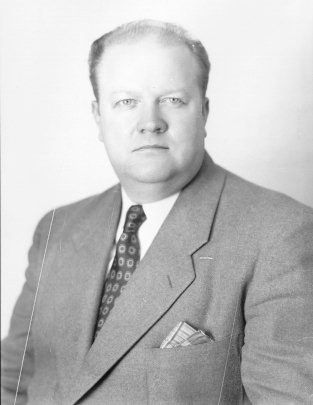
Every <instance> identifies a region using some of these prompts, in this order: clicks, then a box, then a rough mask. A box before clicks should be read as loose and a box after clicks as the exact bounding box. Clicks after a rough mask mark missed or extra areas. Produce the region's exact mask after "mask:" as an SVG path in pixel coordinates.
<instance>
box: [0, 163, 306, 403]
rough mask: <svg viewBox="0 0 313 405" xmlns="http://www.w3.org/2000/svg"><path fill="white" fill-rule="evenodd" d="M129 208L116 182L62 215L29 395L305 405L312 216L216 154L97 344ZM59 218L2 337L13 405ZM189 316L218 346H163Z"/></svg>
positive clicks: (35, 249) (31, 349) (28, 367)
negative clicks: (219, 161) (110, 270)
mask: <svg viewBox="0 0 313 405" xmlns="http://www.w3.org/2000/svg"><path fill="white" fill-rule="evenodd" d="M120 209H121V193H120V187H119V186H115V187H113V188H112V189H110V190H108V191H107V192H105V193H103V194H101V195H99V196H95V197H91V198H89V199H86V200H84V201H81V202H78V203H75V204H73V205H70V206H66V207H63V208H60V209H58V210H57V211H56V213H55V216H54V221H53V224H52V228H51V234H50V239H49V242H48V247H47V252H46V256H45V262H44V267H43V273H42V278H41V283H40V289H39V294H38V299H37V305H36V310H35V314H34V321H33V325H32V329H31V336H30V341H29V345H28V349H27V353H26V358H25V365H24V370H23V374H22V379H21V387H20V395H19V401H20V403H21V404H24V403H26V398H27V395H28V401H29V402H28V403H29V404H31V405H37V404H38V405H52V404H55V405H56V404H58V405H60V404H64V405H74V404H90V405H93V404H136V405H140V404H216V405H218V404H219V405H221V404H243V403H246V404H249V403H253V404H271V405H272V404H273V405H274V404H275V405H276V404H284V405H286V404H305V403H309V398H310V395H312V394H313V358H312V342H313V339H312V337H313V330H312V329H313V292H312V290H313V246H312V245H313V213H312V210H311V209H310V208H308V207H305V206H303V205H301V204H299V203H296V202H295V201H293V200H292V199H290V198H288V197H286V196H283V195H280V194H278V193H274V192H271V191H268V190H264V189H262V188H260V187H257V186H254V185H252V184H250V183H248V182H246V181H244V180H242V179H240V178H238V177H236V176H235V175H233V174H231V173H229V172H227V171H225V170H224V169H222V168H220V167H218V166H216V165H215V164H214V163H213V162H212V161H211V159H210V158H209V157H208V156H206V158H205V161H204V164H203V166H202V168H201V170H200V172H199V173H198V175H197V176H196V178H195V179H194V180H193V181H192V182H191V183H190V184H189V185H187V186H186V187H185V188H184V189H183V190H182V192H181V193H180V196H179V198H178V200H177V201H176V203H175V205H174V207H173V208H172V210H171V212H170V213H169V215H168V217H167V219H166V220H165V222H164V224H163V225H162V227H161V229H160V231H159V232H158V234H157V236H156V238H155V240H154V241H153V243H152V245H151V247H150V249H149V250H148V252H147V253H146V255H145V257H144V258H143V260H142V261H141V262H140V264H139V266H138V268H137V269H136V271H135V273H134V275H133V276H132V278H131V280H130V281H129V283H128V285H127V288H126V290H125V291H124V292H123V294H122V296H121V297H120V298H119V300H118V301H117V302H116V304H115V306H114V309H113V310H112V312H111V314H110V316H109V318H108V319H107V321H106V322H105V324H104V326H103V328H102V330H101V332H100V334H99V336H98V338H97V339H96V341H95V343H94V344H92V338H93V332H94V325H95V321H96V315H97V311H98V306H99V302H100V299H101V293H102V288H103V282H104V274H105V269H106V267H107V263H108V260H109V253H110V251H111V248H112V244H113V242H114V237H115V232H116V227H117V223H118V220H119V215H120ZM50 222H51V213H50V214H48V215H47V216H46V217H45V218H44V219H43V220H42V221H41V222H40V224H39V225H38V227H37V230H36V232H35V236H34V243H33V246H32V248H31V250H30V253H29V263H30V264H29V267H28V269H27V272H26V280H27V281H26V284H25V286H24V289H23V292H22V294H21V296H20V298H19V300H18V302H17V304H16V307H15V311H14V314H13V318H12V323H11V328H10V333H9V336H8V338H7V339H6V340H5V341H4V342H3V345H2V348H3V364H4V365H3V390H4V391H3V403H4V404H11V403H12V404H13V397H14V394H13V391H14V389H15V388H16V382H17V378H18V371H19V366H20V362H21V357H22V352H23V347H24V341H25V336H26V333H27V327H28V322H29V317H30V313H31V307H32V303H33V300H34V294H35V290H36V285H37V283H38V277H39V273H40V268H41V264H42V260H43V256H44V250H45V246H46V242H47V235H48V230H49V226H50ZM179 321H186V322H188V323H189V324H190V325H192V326H193V327H195V328H197V329H201V330H203V331H205V332H207V333H209V334H210V335H211V336H212V337H213V339H214V341H212V342H209V343H204V344H200V345H196V346H189V347H184V348H175V349H160V348H159V347H160V344H161V342H162V340H163V339H164V338H165V337H166V336H167V335H168V334H169V332H170V331H171V329H172V328H173V327H174V326H176V324H177V323H178V322H179ZM27 392H28V393H27ZM10 401H11V402H10Z"/></svg>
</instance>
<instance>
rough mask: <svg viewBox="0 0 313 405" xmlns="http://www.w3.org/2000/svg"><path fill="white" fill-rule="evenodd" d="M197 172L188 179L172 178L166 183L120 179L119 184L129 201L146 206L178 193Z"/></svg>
mask: <svg viewBox="0 0 313 405" xmlns="http://www.w3.org/2000/svg"><path fill="white" fill-rule="evenodd" d="M198 171H199V170H198ZM198 171H197V172H196V173H192V174H191V175H190V176H189V177H184V178H182V179H179V180H178V179H177V178H174V179H172V180H171V181H167V182H166V183H143V182H136V181H132V180H130V179H127V181H125V179H124V181H123V179H120V182H121V184H122V187H123V188H124V190H125V191H126V194H127V195H128V197H129V198H130V200H132V201H133V202H135V203H138V204H147V203H152V202H155V201H160V200H163V199H164V198H167V197H170V196H171V195H173V194H175V193H178V192H180V191H181V190H182V188H184V187H185V186H186V185H187V184H188V183H189V182H190V181H191V180H192V179H193V178H194V177H195V176H196V174H197V173H198Z"/></svg>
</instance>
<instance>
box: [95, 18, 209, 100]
mask: <svg viewBox="0 0 313 405" xmlns="http://www.w3.org/2000/svg"><path fill="white" fill-rule="evenodd" d="M149 35H154V36H156V37H157V39H158V40H159V41H161V42H162V43H164V44H166V45H180V44H181V45H185V46H186V47H187V48H188V49H189V50H190V51H191V52H192V54H193V55H194V56H195V60H196V62H197V64H198V66H199V68H200V83H199V84H200V88H201V90H202V92H203V96H204V97H205V94H206V90H207V86H208V80H209V72H210V61H209V57H208V54H207V51H206V49H205V48H204V46H203V45H202V43H201V42H200V41H199V40H198V39H195V38H193V37H192V36H191V35H190V33H189V32H187V31H186V30H185V29H184V28H182V27H180V26H178V25H175V24H172V23H168V22H162V21H156V20H138V21H131V22H129V23H126V24H123V25H120V26H118V27H117V28H115V29H114V30H112V31H110V32H107V33H106V34H104V35H102V36H101V37H100V38H98V39H96V40H95V41H94V42H93V43H92V45H91V49H90V53H89V59H88V63H89V78H90V81H91V85H92V88H93V92H94V95H95V97H96V99H97V100H98V99H99V90H98V81H97V67H98V65H99V63H100V61H101V58H102V56H103V54H104V52H105V50H106V49H107V48H108V47H109V46H111V45H117V44H122V43H131V42H134V41H136V40H138V39H141V38H143V37H146V36H149Z"/></svg>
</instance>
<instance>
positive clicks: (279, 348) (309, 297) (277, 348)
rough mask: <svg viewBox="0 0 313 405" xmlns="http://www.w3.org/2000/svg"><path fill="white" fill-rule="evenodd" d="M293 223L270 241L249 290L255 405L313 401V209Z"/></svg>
mask: <svg viewBox="0 0 313 405" xmlns="http://www.w3.org/2000/svg"><path fill="white" fill-rule="evenodd" d="M291 222H292V220H291V219H290V218H289V219H288V218H287V219H286V223H285V226H281V227H280V230H279V232H278V233H277V232H275V236H274V237H272V238H269V239H268V240H267V243H266V246H264V247H263V248H262V249H261V251H260V255H259V259H258V261H257V263H256V266H255V271H254V275H253V277H252V280H251V282H250V285H249V287H248V288H247V295H246V300H245V306H244V316H245V320H246V327H245V340H244V346H243V348H242V369H241V372H242V381H243V385H244V388H245V391H246V394H247V396H248V398H249V400H250V401H251V403H252V404H257V405H270V404H275V405H291V404H292V405H297V404H310V403H313V215H312V211H311V210H309V209H308V210H307V211H306V214H305V215H304V216H302V218H301V219H299V217H298V218H297V221H293V224H292V225H291ZM268 226H269V227H270V226H271V225H270V224H269V225H268ZM272 226H273V224H272ZM273 227H274V226H273ZM272 229H273V228H272ZM269 233H271V234H274V232H268V234H269ZM310 401H312V402H310Z"/></svg>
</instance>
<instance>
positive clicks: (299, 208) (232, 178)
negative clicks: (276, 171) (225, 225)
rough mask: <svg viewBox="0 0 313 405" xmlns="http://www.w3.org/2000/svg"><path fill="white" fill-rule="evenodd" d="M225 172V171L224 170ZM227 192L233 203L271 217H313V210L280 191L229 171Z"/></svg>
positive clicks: (226, 183)
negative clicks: (263, 212) (265, 213)
mask: <svg viewBox="0 0 313 405" xmlns="http://www.w3.org/2000/svg"><path fill="white" fill-rule="evenodd" d="M223 170H224V169H223ZM225 172H226V181H225V192H226V194H227V195H229V197H231V198H232V201H233V203H237V204H240V205H241V206H243V207H245V208H247V207H251V208H253V210H257V211H260V212H262V211H265V212H267V215H268V216H271V215H277V214H279V215H282V216H284V215H291V216H298V215H306V214H307V215H309V216H310V215H313V209H312V208H311V207H309V206H307V205H305V204H302V203H300V202H299V201H296V200H295V199H293V198H292V197H289V196H288V195H286V194H283V193H281V192H278V191H274V190H270V189H268V188H265V187H262V186H259V185H257V184H254V183H252V182H250V181H247V180H245V179H243V178H241V177H240V176H237V175H236V174H234V173H231V172H229V171H227V170H225Z"/></svg>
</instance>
